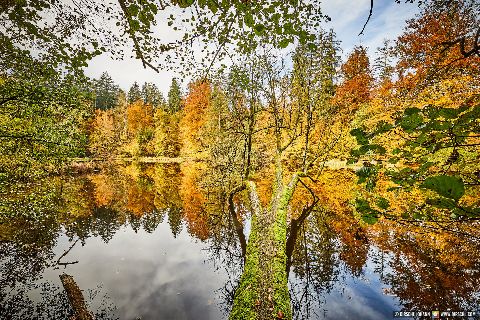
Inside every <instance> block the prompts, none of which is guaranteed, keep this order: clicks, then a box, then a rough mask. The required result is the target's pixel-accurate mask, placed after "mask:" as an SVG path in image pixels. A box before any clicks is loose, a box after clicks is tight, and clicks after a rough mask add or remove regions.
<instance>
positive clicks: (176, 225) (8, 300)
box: [0, 163, 480, 319]
mask: <svg viewBox="0 0 480 320" xmlns="http://www.w3.org/2000/svg"><path fill="white" fill-rule="evenodd" d="M338 174H343V176H342V180H340V179H339V177H338V176H337V175H338ZM331 175H332V176H331V177H329V175H328V174H327V175H326V178H325V179H326V180H322V181H323V182H322V181H320V182H319V187H318V188H319V190H317V192H318V193H319V194H321V195H322V197H323V198H322V199H321V203H322V206H320V207H318V208H317V209H316V210H315V211H313V212H312V213H311V214H310V215H308V216H307V215H305V216H304V217H303V218H302V215H301V209H302V208H301V207H298V208H297V207H296V205H295V203H296V202H295V201H294V203H293V205H292V217H296V218H295V219H294V220H293V221H296V222H298V223H296V224H295V223H294V224H292V228H291V229H290V234H289V235H290V238H289V239H290V242H291V244H295V246H293V245H292V246H290V247H289V248H290V251H289V254H290V259H289V265H288V268H289V270H290V276H289V277H290V289H291V296H292V304H293V307H294V316H295V318H296V319H316V318H318V319H349V318H352V316H353V315H361V318H362V319H385V318H391V315H392V310H400V309H422V310H434V309H446V308H452V309H462V310H463V309H473V310H474V309H476V308H477V305H478V303H479V301H480V297H479V288H480V274H479V272H480V262H479V261H480V260H479V259H478V258H479V252H480V241H478V238H472V235H475V233H476V232H477V233H478V226H477V227H475V226H474V225H472V226H469V227H468V228H469V230H467V231H468V232H465V235H464V236H461V235H460V234H452V233H445V232H440V231H438V230H434V231H432V232H425V231H424V230H425V229H424V228H423V229H420V228H416V227H415V226H411V225H407V226H402V225H398V224H393V223H382V224H378V225H375V226H374V227H366V226H364V225H360V224H359V223H358V220H357V219H355V218H354V217H353V215H352V213H351V211H350V210H349V209H348V208H349V205H348V199H349V197H351V196H352V194H351V193H350V192H346V191H345V190H352V192H353V190H354V179H351V177H349V173H348V172H344V173H331ZM328 179H334V180H335V181H336V182H337V183H336V184H330V183H329V181H328ZM339 181H342V183H343V184H344V185H342V183H339ZM232 185H233V183H232V184H231V183H230V182H229V180H228V178H226V177H225V176H221V175H218V176H217V175H215V174H212V172H211V171H208V170H206V168H205V167H204V164H201V163H194V164H182V165H178V164H171V165H170V164H169V165H155V166H154V165H144V166H141V165H130V166H123V167H122V166H118V167H112V168H107V169H105V170H103V171H102V172H100V173H96V174H88V175H83V176H77V177H55V178H51V179H48V180H47V181H43V182H38V183H36V184H25V185H16V186H10V187H9V188H4V190H3V194H2V195H1V197H2V207H1V212H0V214H1V224H0V266H1V271H0V287H1V289H0V306H1V307H0V318H2V319H3V318H5V319H20V318H22V319H28V318H40V319H42V318H44V319H65V318H68V317H69V316H71V315H72V314H73V309H72V308H71V305H70V304H69V303H68V299H67V298H68V297H67V295H66V293H65V290H64V288H63V287H62V283H61V281H60V279H59V275H60V274H62V273H64V272H65V273H68V274H69V275H72V277H73V278H74V279H75V281H76V283H77V284H78V286H79V288H80V289H82V290H83V294H84V296H85V300H86V303H87V307H88V308H89V310H90V311H91V312H92V313H93V314H94V315H95V316H96V317H97V318H99V319H109V318H121V319H135V318H141V319H158V318H162V319H221V318H226V317H227V316H228V312H229V310H230V307H231V303H232V300H233V296H234V292H235V289H236V287H237V285H238V279H239V277H240V275H241V272H242V264H243V257H244V255H245V243H246V240H245V239H246V237H248V234H247V233H246V232H245V231H244V225H245V222H246V221H247V220H248V218H249V217H248V215H249V210H248V203H247V201H246V200H245V199H243V198H242V197H241V196H240V197H235V198H232V199H227V195H228V192H227V190H230V189H231V188H232ZM335 188H338V189H339V190H340V189H341V190H342V191H341V192H340V191H338V190H336V189H335ZM298 197H302V194H299V195H297V198H298ZM229 200H230V201H229ZM297 200H298V199H297ZM298 203H300V202H298ZM229 205H233V206H235V207H236V209H237V210H236V212H237V213H238V216H232V215H231V213H230V212H231V211H230V210H228V206H229ZM422 230H423V232H420V231H422Z"/></svg>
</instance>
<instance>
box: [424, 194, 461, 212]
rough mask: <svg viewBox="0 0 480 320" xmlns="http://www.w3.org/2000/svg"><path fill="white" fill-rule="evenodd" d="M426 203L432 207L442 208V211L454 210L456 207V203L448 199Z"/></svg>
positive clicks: (436, 199)
mask: <svg viewBox="0 0 480 320" xmlns="http://www.w3.org/2000/svg"><path fill="white" fill-rule="evenodd" d="M426 203H427V204H429V205H432V206H434V207H437V208H440V209H450V210H451V209H453V208H455V207H456V204H455V201H453V200H452V199H447V198H443V197H440V198H434V199H427V200H426Z"/></svg>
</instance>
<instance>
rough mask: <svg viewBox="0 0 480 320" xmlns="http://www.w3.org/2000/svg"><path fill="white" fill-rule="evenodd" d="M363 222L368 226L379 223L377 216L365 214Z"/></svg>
mask: <svg viewBox="0 0 480 320" xmlns="http://www.w3.org/2000/svg"><path fill="white" fill-rule="evenodd" d="M362 220H363V221H364V222H366V223H368V224H375V223H377V222H378V217H377V215H375V214H371V213H370V214H364V215H363V216H362Z"/></svg>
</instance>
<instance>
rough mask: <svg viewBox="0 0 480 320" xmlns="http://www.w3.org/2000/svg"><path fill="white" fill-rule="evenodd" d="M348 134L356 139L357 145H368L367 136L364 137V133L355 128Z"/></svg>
mask: <svg viewBox="0 0 480 320" xmlns="http://www.w3.org/2000/svg"><path fill="white" fill-rule="evenodd" d="M350 134H351V135H352V136H354V137H355V138H356V139H357V143H358V144H360V145H362V146H363V145H366V144H368V138H367V135H366V133H365V131H363V130H362V129H360V128H355V129H353V130H352V131H350Z"/></svg>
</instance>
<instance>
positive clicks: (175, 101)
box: [167, 78, 182, 113]
mask: <svg viewBox="0 0 480 320" xmlns="http://www.w3.org/2000/svg"><path fill="white" fill-rule="evenodd" d="M167 107H168V112H171V113H174V112H177V111H178V110H180V109H181V108H182V91H181V89H180V86H179V85H178V82H177V79H175V78H173V79H172V84H171V85H170V91H168V106H167Z"/></svg>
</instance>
